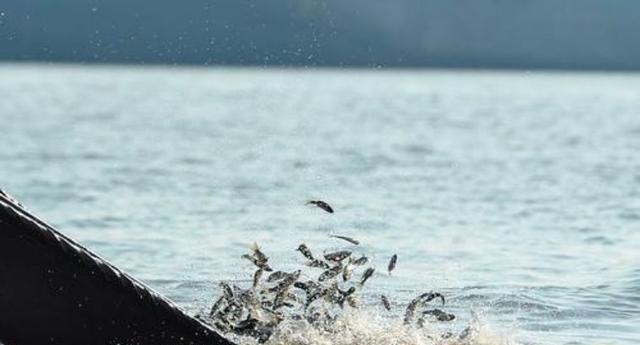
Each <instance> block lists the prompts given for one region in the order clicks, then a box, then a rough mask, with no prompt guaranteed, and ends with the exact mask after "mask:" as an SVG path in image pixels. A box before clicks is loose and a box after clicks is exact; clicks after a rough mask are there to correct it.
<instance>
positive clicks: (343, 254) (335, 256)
mask: <svg viewBox="0 0 640 345" xmlns="http://www.w3.org/2000/svg"><path fill="white" fill-rule="evenodd" d="M350 255H351V252H350V251H348V250H341V251H339V252H334V253H329V254H325V255H324V258H325V259H327V260H329V261H334V262H340V261H342V260H344V259H346V258H348V257H349V256H350Z"/></svg>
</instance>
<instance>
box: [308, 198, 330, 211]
mask: <svg viewBox="0 0 640 345" xmlns="http://www.w3.org/2000/svg"><path fill="white" fill-rule="evenodd" d="M307 205H316V206H318V207H320V208H321V209H323V210H325V211H327V212H329V213H333V208H331V206H329V204H327V203H326V202H324V201H322V200H309V201H307Z"/></svg>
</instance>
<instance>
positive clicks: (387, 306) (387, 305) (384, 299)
mask: <svg viewBox="0 0 640 345" xmlns="http://www.w3.org/2000/svg"><path fill="white" fill-rule="evenodd" d="M380 299H381V300H382V305H383V306H384V309H386V310H391V303H389V299H388V298H387V296H385V295H380Z"/></svg>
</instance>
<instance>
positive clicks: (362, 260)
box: [353, 255, 369, 266]
mask: <svg viewBox="0 0 640 345" xmlns="http://www.w3.org/2000/svg"><path fill="white" fill-rule="evenodd" d="M367 262H369V258H367V257H366V256H364V255H363V256H361V257H359V258H357V259H355V260H353V264H354V265H356V266H362V265H366V264H367Z"/></svg>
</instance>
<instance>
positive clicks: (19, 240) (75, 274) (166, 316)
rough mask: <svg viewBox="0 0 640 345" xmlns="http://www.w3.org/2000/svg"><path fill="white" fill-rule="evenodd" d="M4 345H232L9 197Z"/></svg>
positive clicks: (1, 280) (2, 228)
mask: <svg viewBox="0 0 640 345" xmlns="http://www.w3.org/2000/svg"><path fill="white" fill-rule="evenodd" d="M0 343H4V344H5V345H43V344H59V345H102V344H109V345H111V344H113V345H115V344H121V345H180V344H192V345H200V344H202V345H217V344H220V345H232V344H231V343H230V342H228V341H227V340H225V339H224V338H222V337H221V336H220V335H218V334H217V333H215V332H214V331H213V330H211V329H210V328H208V327H207V326H205V325H204V324H202V323H201V322H199V321H198V320H196V319H193V318H191V317H189V316H187V315H186V314H184V313H183V312H182V311H181V310H180V309H178V308H177V307H176V306H175V305H174V304H172V303H171V302H170V301H168V300H167V299H165V298H163V297H162V296H160V295H158V294H157V293H155V292H153V291H152V290H150V289H149V288H148V287H146V286H144V285H143V284H142V283H140V282H138V281H137V280H135V279H133V278H132V277H130V276H128V275H126V274H125V273H123V272H121V271H120V270H118V269H117V268H115V267H114V266H112V265H111V264H109V263H108V262H106V261H104V260H103V259H101V258H99V257H98V256H96V255H95V254H93V253H91V252H90V251H88V250H86V249H85V248H83V247H82V246H80V245H79V244H77V243H75V242H74V241H72V240H71V239H69V238H67V237H65V236H64V235H62V234H60V233H59V232H57V231H56V230H54V229H53V228H52V227H51V226H49V225H47V224H46V223H44V222H43V221H41V220H39V219H38V218H36V217H35V216H33V215H32V214H30V213H29V212H27V211H26V210H25V209H24V208H23V207H22V206H21V205H20V204H18V203H17V202H16V201H15V200H13V199H12V198H11V197H9V196H8V195H6V194H5V193H3V192H2V191H1V190H0Z"/></svg>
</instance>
